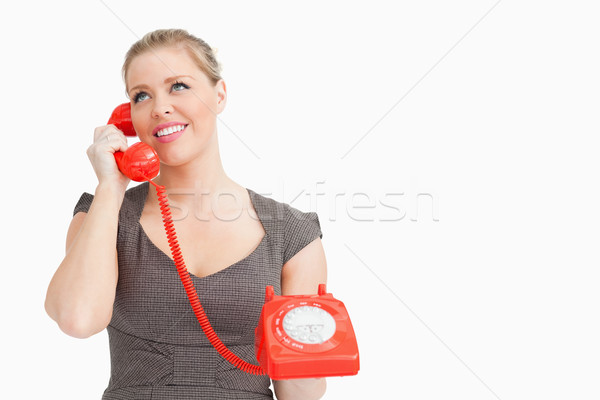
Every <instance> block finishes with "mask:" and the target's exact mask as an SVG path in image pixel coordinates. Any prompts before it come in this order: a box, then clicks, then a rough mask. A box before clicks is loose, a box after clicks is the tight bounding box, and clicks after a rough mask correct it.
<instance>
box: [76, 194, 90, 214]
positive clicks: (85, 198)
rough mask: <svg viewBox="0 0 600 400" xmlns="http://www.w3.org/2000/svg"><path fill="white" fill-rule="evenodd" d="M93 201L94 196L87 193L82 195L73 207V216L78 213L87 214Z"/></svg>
mask: <svg viewBox="0 0 600 400" xmlns="http://www.w3.org/2000/svg"><path fill="white" fill-rule="evenodd" d="M93 200H94V195H91V194H89V193H87V192H85V193H83V194H82V195H81V197H80V198H79V201H78V202H77V204H76V205H75V209H74V210H73V216H75V214H77V213H78V212H80V211H82V212H85V213H86V212H88V210H89V209H90V206H91V205H92V201H93Z"/></svg>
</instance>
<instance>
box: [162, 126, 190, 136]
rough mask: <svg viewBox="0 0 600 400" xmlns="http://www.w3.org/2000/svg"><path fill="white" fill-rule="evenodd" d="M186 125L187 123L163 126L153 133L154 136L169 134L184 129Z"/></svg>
mask: <svg viewBox="0 0 600 400" xmlns="http://www.w3.org/2000/svg"><path fill="white" fill-rule="evenodd" d="M186 127H187V124H186V125H173V126H169V127H168V128H164V129H161V130H160V131H158V132H156V133H155V134H154V136H156V137H162V136H169V135H171V134H173V133H177V132H180V131H182V130H184V129H185V128H186Z"/></svg>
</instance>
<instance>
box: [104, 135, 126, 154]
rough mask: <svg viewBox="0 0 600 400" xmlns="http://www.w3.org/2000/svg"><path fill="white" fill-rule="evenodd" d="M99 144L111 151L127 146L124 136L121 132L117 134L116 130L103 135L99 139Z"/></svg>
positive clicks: (123, 148) (120, 149)
mask: <svg viewBox="0 0 600 400" xmlns="http://www.w3.org/2000/svg"><path fill="white" fill-rule="evenodd" d="M99 144H100V145H102V144H103V145H105V146H107V147H108V149H110V150H111V152H112V153H114V152H115V151H125V150H127V147H128V146H127V139H126V138H125V136H124V135H123V134H121V135H119V134H118V133H116V132H109V133H107V135H106V136H104V140H102V139H101V140H100V143H99Z"/></svg>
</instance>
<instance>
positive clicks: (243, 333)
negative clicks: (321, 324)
mask: <svg viewBox="0 0 600 400" xmlns="http://www.w3.org/2000/svg"><path fill="white" fill-rule="evenodd" d="M148 190H149V184H148V183H147V182H145V183H142V184H140V185H137V186H135V187H132V188H130V189H128V190H127V192H126V194H125V198H124V200H123V204H122V206H121V210H120V214H119V228H118V234H117V251H118V256H119V280H118V284H117V289H116V297H115V302H114V308H113V315H112V320H111V322H110V324H109V326H108V327H107V331H108V335H109V346H110V356H111V375H110V381H109V384H108V387H107V389H106V390H105V392H104V395H103V397H102V399H103V400H141V399H144V400H148V399H162V400H170V399H173V400H175V399H177V400H188V399H189V400H191V399H194V400H197V399H211V400H214V399H272V398H273V393H272V392H271V390H270V389H269V386H270V380H269V377H268V376H255V375H250V374H247V373H245V372H242V371H240V370H238V369H236V368H235V367H233V366H232V365H231V364H229V363H228V362H227V361H226V360H225V359H223V358H222V357H221V356H220V355H219V354H218V353H217V351H216V350H215V349H214V348H213V347H212V346H211V345H210V343H209V342H208V339H207V338H206V336H205V335H204V333H203V332H202V329H201V328H200V325H199V323H198V321H197V320H196V317H195V315H194V313H193V311H192V309H191V306H190V304H189V300H188V298H187V296H186V294H185V291H184V289H183V286H182V284H181V281H180V279H179V276H178V274H177V271H176V269H175V264H174V262H173V261H172V260H171V258H170V257H169V256H168V255H167V254H165V253H164V252H162V251H161V250H160V249H159V248H158V247H156V246H155V245H154V244H153V243H152V242H151V241H150V239H149V238H148V237H147V236H146V234H145V232H144V230H143V229H142V226H141V224H140V222H139V220H140V216H141V213H142V210H143V207H144V203H145V201H146V196H147V194H148ZM248 193H249V195H250V199H251V201H252V204H253V206H254V209H255V210H256V212H257V214H258V218H259V220H260V222H261V223H262V225H263V227H264V229H265V232H266V234H265V236H264V237H263V239H262V241H261V242H260V244H259V245H258V246H257V247H256V249H255V250H254V251H253V252H252V253H251V254H250V255H248V256H247V257H246V258H244V259H242V260H240V261H238V262H236V263H235V264H232V265H230V266H229V267H227V268H225V269H223V270H221V271H218V272H216V273H214V274H212V275H208V276H206V277H203V278H199V277H197V276H195V275H191V277H192V280H193V282H194V285H195V287H196V290H197V292H198V295H199V297H200V301H201V302H202V306H203V307H204V310H205V311H206V314H207V316H208V318H209V320H210V322H211V324H212V326H213V328H214V329H215V331H216V332H217V334H218V336H219V338H220V339H221V340H222V341H223V343H225V344H226V345H227V347H228V348H229V349H230V350H231V351H232V352H234V353H235V354H237V355H238V356H239V357H241V358H242V359H244V360H246V361H248V362H251V363H253V364H257V362H256V358H255V356H254V328H255V327H256V325H257V323H258V318H259V316H260V311H261V309H262V305H263V302H264V294H265V286H267V285H272V286H273V287H274V288H275V293H276V294H280V293H281V268H282V266H283V264H284V263H285V262H286V261H288V260H289V259H290V258H292V256H294V255H295V254H296V253H297V252H298V251H300V250H301V249H302V248H304V247H305V246H306V245H307V244H309V243H310V242H312V241H313V240H314V239H316V238H318V237H322V233H321V229H320V225H319V220H318V217H317V214H316V213H313V212H308V213H305V212H301V211H299V210H297V209H295V208H293V207H291V206H289V205H288V204H285V203H280V202H277V201H275V200H273V199H270V198H267V197H264V196H262V195H259V194H257V193H255V192H253V191H252V190H250V189H248ZM93 198H94V197H93V195H91V194H89V193H84V194H83V195H82V196H81V198H80V199H79V201H78V203H77V205H76V206H75V209H74V212H73V215H75V214H76V213H78V212H80V211H83V212H87V211H88V210H89V207H90V205H91V203H92V201H93ZM184 257H185V254H184Z"/></svg>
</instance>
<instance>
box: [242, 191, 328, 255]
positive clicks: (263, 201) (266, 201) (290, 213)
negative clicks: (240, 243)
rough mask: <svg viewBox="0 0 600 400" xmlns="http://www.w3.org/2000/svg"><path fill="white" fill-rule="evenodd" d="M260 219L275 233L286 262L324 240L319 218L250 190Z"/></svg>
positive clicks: (313, 213) (267, 228) (309, 212)
mask: <svg viewBox="0 0 600 400" xmlns="http://www.w3.org/2000/svg"><path fill="white" fill-rule="evenodd" d="M248 192H249V193H250V196H251V199H252V203H253V205H254V208H255V209H256V212H257V213H258V217H259V219H260V220H261V222H262V223H263V225H264V226H265V229H266V230H267V231H271V232H273V233H275V234H276V235H277V236H278V237H279V238H280V239H281V241H282V243H283V246H284V248H285V255H284V262H285V261H287V260H289V259H290V258H291V257H292V256H293V255H294V254H296V253H297V252H298V251H299V250H300V249H302V248H303V247H304V246H306V245H307V244H308V243H310V242H311V241H313V240H314V239H316V238H322V237H323V233H322V231H321V224H320V222H319V216H318V214H317V213H316V212H313V211H302V210H300V209H298V208H296V207H294V206H292V205H290V204H288V203H285V202H282V201H278V200H275V199H273V198H271V197H267V196H265V195H262V194H259V193H257V192H255V191H253V190H250V189H248Z"/></svg>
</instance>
